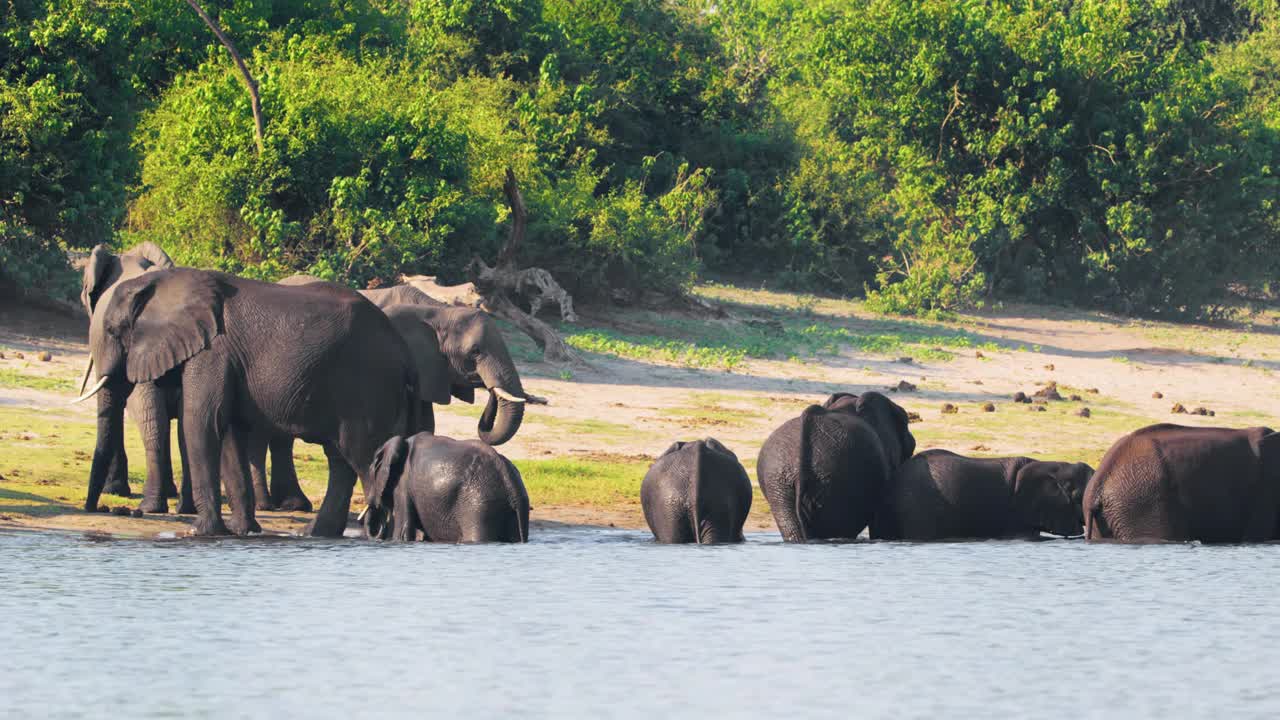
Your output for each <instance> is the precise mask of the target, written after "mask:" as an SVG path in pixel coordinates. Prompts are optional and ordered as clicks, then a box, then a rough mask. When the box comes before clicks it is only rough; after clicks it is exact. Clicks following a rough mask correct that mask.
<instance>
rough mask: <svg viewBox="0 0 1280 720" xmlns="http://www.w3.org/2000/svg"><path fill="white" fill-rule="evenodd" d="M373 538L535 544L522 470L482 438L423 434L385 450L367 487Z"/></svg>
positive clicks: (368, 522) (388, 445)
mask: <svg viewBox="0 0 1280 720" xmlns="http://www.w3.org/2000/svg"><path fill="white" fill-rule="evenodd" d="M365 496H366V498H367V499H368V503H369V505H368V508H367V509H366V511H365V515H364V524H365V530H366V532H367V533H368V535H369V537H371V538H378V539H382V540H399V541H411V540H416V539H418V538H419V536H420V535H421V538H422V539H423V540H426V541H428V542H451V543H476V542H513V543H522V542H527V541H528V539H529V495H528V493H527V492H525V489H524V482H523V481H522V480H521V479H520V471H519V470H517V469H516V467H515V465H512V464H511V461H510V460H507V459H506V458H505V457H503V456H502V455H500V454H498V452H497V451H496V450H494V449H493V448H492V447H490V446H488V445H486V444H484V443H482V442H478V441H476V440H454V439H452V438H447V437H442V436H438V435H432V434H430V433H419V434H418V435H415V436H413V437H411V438H408V439H405V438H403V437H400V436H396V437H393V438H391V439H390V440H388V441H387V442H386V443H384V444H383V446H382V448H381V449H379V450H378V454H377V457H376V458H375V459H374V462H373V479H372V481H371V482H370V483H367V484H366V485H365Z"/></svg>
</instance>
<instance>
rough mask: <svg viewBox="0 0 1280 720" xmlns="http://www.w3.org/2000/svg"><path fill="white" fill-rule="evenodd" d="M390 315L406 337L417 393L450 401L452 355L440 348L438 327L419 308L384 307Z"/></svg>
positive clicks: (427, 398)
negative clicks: (415, 378) (450, 361)
mask: <svg viewBox="0 0 1280 720" xmlns="http://www.w3.org/2000/svg"><path fill="white" fill-rule="evenodd" d="M385 314H386V316H387V319H388V320H390V321H391V325H392V326H393V327H395V329H396V332H397V333H399V334H400V337H401V338H402V339H404V342H405V345H406V347H407V348H408V350H409V359H410V361H411V363H412V365H413V370H414V375H415V376H416V377H417V379H418V397H419V399H421V400H422V401H424V402H430V403H435V404H436V405H448V404H449V403H450V401H451V399H452V398H451V397H450V395H449V388H450V384H451V383H452V375H451V373H450V371H449V358H447V357H445V355H444V353H442V352H440V341H439V339H438V338H437V337H436V330H435V328H433V327H431V325H429V324H427V323H426V322H423V320H422V318H421V316H420V314H419V313H418V312H416V308H414V307H412V306H408V305H396V306H393V307H390V308H388V309H387V310H386V311H385Z"/></svg>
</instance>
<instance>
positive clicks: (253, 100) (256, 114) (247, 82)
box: [187, 0, 263, 155]
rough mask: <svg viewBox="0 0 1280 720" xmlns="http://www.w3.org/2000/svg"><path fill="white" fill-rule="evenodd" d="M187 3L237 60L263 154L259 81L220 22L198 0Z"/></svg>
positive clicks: (254, 129)
mask: <svg viewBox="0 0 1280 720" xmlns="http://www.w3.org/2000/svg"><path fill="white" fill-rule="evenodd" d="M187 4H188V5H190V6H191V9H192V10H195V11H196V14H197V15H199V16H200V19H201V20H204V24H205V25H208V26H209V29H210V30H212V31H213V34H214V35H217V36H218V41H219V42H221V43H222V46H223V47H225V48H226V49H227V52H229V53H231V59H232V60H234V61H235V63H236V67H238V68H240V77H241V79H242V80H244V86H245V89H246V90H248V91H249V103H250V104H251V105H252V106H253V137H254V140H256V141H257V143H258V154H259V155H261V154H262V125H263V121H262V101H261V100H260V99H259V97H258V81H257V80H254V79H253V75H251V74H249V66H248V65H245V64H244V59H243V58H241V57H240V53H239V52H237V51H236V46H235V45H233V44H232V43H231V40H230V39H229V38H228V37H227V36H226V35H225V34H223V32H222V28H220V27H218V23H217V22H215V21H214V19H213V18H211V17H209V15H208V13H206V12H205V11H204V8H202V7H200V5H199V4H198V3H197V2H196V0H187Z"/></svg>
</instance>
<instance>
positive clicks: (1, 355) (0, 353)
mask: <svg viewBox="0 0 1280 720" xmlns="http://www.w3.org/2000/svg"><path fill="white" fill-rule="evenodd" d="M3 359H4V353H2V352H0V360H3Z"/></svg>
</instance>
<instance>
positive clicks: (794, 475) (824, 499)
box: [756, 392, 916, 542]
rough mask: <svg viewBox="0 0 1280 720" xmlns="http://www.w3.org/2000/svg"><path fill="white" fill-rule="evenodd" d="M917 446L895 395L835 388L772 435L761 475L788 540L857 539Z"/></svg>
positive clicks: (759, 463)
mask: <svg viewBox="0 0 1280 720" xmlns="http://www.w3.org/2000/svg"><path fill="white" fill-rule="evenodd" d="M915 449H916V440H915V437H914V436H913V435H912V434H911V431H910V430H909V429H908V428H907V413H906V411H905V410H903V409H902V408H901V407H899V406H898V405H897V404H896V403H894V402H893V401H892V400H890V399H889V398H887V397H885V396H884V395H881V394H880V393H877V392H868V393H863V394H862V395H852V394H849V393H836V394H834V395H832V396H831V397H829V398H827V400H826V402H824V403H823V404H822V405H820V406H819V405H810V406H809V407H808V408H806V409H805V410H804V412H803V413H801V414H800V417H798V418H793V419H791V420H788V421H787V422H785V423H783V424H782V425H781V426H780V427H778V429H776V430H774V431H773V433H772V434H770V435H769V438H768V439H767V440H765V442H764V445H763V446H762V447H761V448H760V456H759V458H758V459H757V461H756V474H757V477H758V478H759V481H760V489H761V490H762V491H763V492H764V496H765V498H766V499H767V500H768V501H769V509H770V511H771V512H772V513H773V518H774V521H775V522H776V523H777V524H778V531H779V532H781V533H782V539H783V540H785V541H786V542H805V541H808V540H814V539H830V538H855V537H857V536H858V534H859V533H861V532H862V530H863V529H864V528H866V527H867V524H868V523H870V522H871V518H872V515H873V514H874V512H875V511H876V509H877V507H878V506H879V504H880V501H881V497H882V493H883V492H884V489H885V487H886V486H887V485H888V483H889V479H890V477H891V476H892V474H893V472H894V471H895V470H896V469H897V467H898V466H899V465H901V464H902V463H903V462H904V461H905V460H906V459H907V458H909V457H911V455H912V453H914V452H915Z"/></svg>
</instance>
